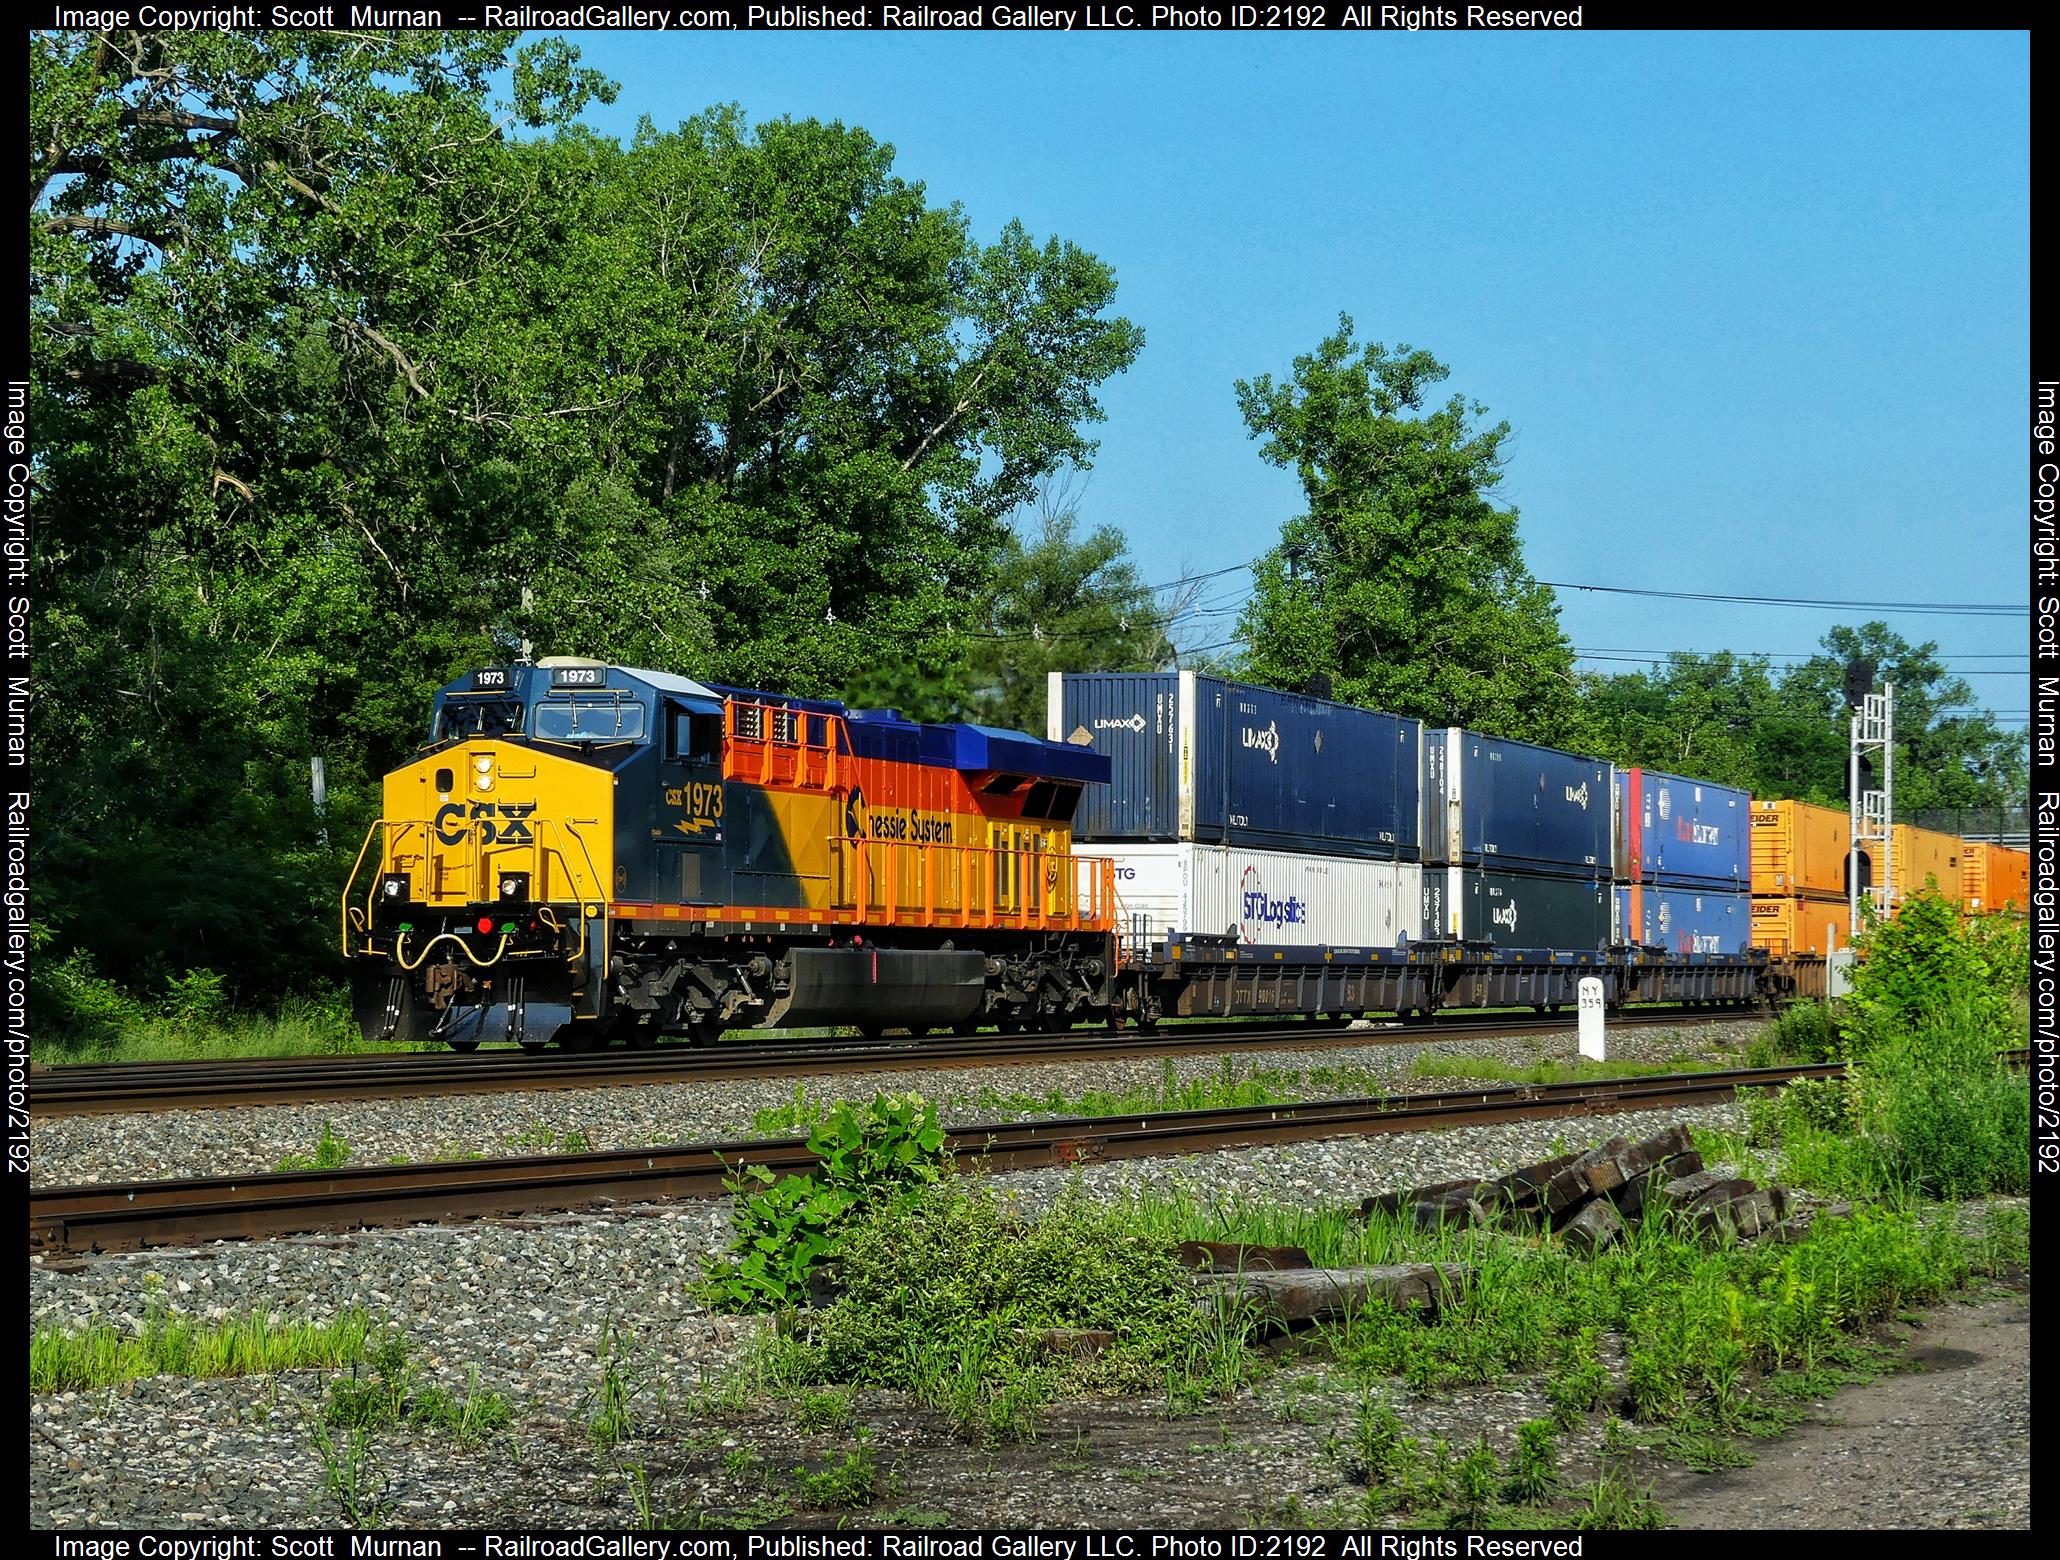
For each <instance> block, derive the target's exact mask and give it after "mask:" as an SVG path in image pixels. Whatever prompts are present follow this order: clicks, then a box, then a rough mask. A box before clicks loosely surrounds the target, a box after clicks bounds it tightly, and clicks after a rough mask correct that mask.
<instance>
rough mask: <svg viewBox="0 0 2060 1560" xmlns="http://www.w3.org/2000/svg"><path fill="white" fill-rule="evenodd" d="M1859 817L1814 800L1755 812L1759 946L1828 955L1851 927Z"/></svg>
mask: <svg viewBox="0 0 2060 1560" xmlns="http://www.w3.org/2000/svg"><path fill="white" fill-rule="evenodd" d="M1852 838H1853V836H1852V819H1851V817H1850V816H1849V815H1847V814H1846V813H1843V812H1840V811H1838V810H1836V809H1835V808H1830V807H1817V806H1813V805H1812V804H1810V803H1808V802H1755V803H1754V804H1753V808H1752V846H1751V863H1752V926H1753V938H1752V941H1753V946H1754V947H1756V948H1765V949H1766V950H1767V951H1768V952H1769V953H1772V954H1774V955H1776V956H1777V957H1778V956H1779V955H1781V954H1784V953H1818V954H1821V953H1829V952H1830V951H1831V950H1832V949H1833V948H1835V947H1838V946H1841V945H1842V943H1843V940H1844V937H1845V934H1846V930H1847V928H1848V927H1849V925H1850V912H1849V910H1848V908H1847V901H1846V881H1845V871H1846V868H1845V861H1846V857H1847V856H1848V855H1849V854H1851V852H1852Z"/></svg>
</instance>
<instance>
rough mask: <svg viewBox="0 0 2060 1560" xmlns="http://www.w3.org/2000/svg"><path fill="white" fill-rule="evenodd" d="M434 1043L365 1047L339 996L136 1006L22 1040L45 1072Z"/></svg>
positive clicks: (422, 1047) (420, 1045)
mask: <svg viewBox="0 0 2060 1560" xmlns="http://www.w3.org/2000/svg"><path fill="white" fill-rule="evenodd" d="M444 1049H446V1047H444V1046H443V1045H442V1044H440V1043H439V1044H431V1043H429V1042H426V1041H423V1042H408V1043H401V1044H396V1043H395V1042H393V1041H381V1042H376V1043H375V1042H373V1041H369V1040H366V1039H365V1038H364V1037H363V1036H362V1035H360V1034H359V1032H358V1026H357V1023H356V1022H355V1021H354V1020H353V1019H352V1017H351V1013H350V1007H349V1004H348V1003H347V1002H345V1001H344V1000H343V998H342V997H341V996H340V995H339V996H336V997H332V998H325V999H320V1000H315V999H305V998H299V999H289V1000H287V1001H286V1002H284V1003H282V1004H281V1005H280V1007H279V1010H278V1011H277V1012H275V1013H237V1012H209V1013H205V1014H192V1013H188V1014H157V1013H149V1012H145V1011H142V1010H140V1009H138V1010H135V1011H133V1012H130V1013H127V1014H125V1015H123V1016H122V1017H121V1018H120V1020H119V1021H117V1022H114V1023H110V1024H108V1025H106V1026H104V1027H103V1028H101V1029H100V1030H99V1031H98V1032H96V1033H94V1034H92V1035H90V1036H78V1035H65V1034H63V1033H58V1032H45V1033H41V1034H38V1035H37V1036H35V1037H34V1038H32V1039H31V1040H30V1042H29V1055H30V1057H31V1059H32V1060H34V1061H36V1062H39V1063H41V1064H42V1065H44V1066H46V1067H62V1066H67V1065H71V1064H75V1063H88V1062H187V1061H213V1060H225V1061H226V1060H232V1059H236V1058H240V1057H252V1058H263V1057H273V1056H344V1055H353V1054H357V1053H360V1052H370V1051H395V1050H400V1051H442V1050H444Z"/></svg>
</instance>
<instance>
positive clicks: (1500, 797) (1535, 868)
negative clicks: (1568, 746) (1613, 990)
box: [1423, 726, 1613, 946]
mask: <svg viewBox="0 0 2060 1560" xmlns="http://www.w3.org/2000/svg"><path fill="white" fill-rule="evenodd" d="M1423 751H1424V779H1423V794H1424V796H1425V798H1426V800H1425V807H1424V811H1425V823H1424V831H1423V832H1424V860H1425V861H1426V862H1434V863H1443V864H1447V865H1455V864H1456V865H1463V866H1501V867H1503V868H1505V869H1507V870H1508V871H1511V872H1546V873H1554V874H1559V875H1564V876H1568V877H1578V878H1584V879H1587V878H1595V877H1606V876H1608V875H1609V871H1610V857H1611V851H1610V835H1611V832H1612V831H1611V828H1610V798H1611V794H1612V791H1613V785H1612V778H1613V769H1612V766H1611V765H1609V764H1606V763H1604V762H1603V761H1602V760H1601V759H1596V758H1582V757H1580V756H1578V755H1576V754H1573V753H1562V752H1560V751H1559V750H1558V749H1557V748H1546V747H1533V746H1532V745H1531V744H1530V743H1528V742H1505V741H1503V740H1502V739H1501V738H1499V737H1487V736H1482V735H1481V734H1480V733H1479V732H1474V731H1464V730H1461V729H1460V728H1459V727H1457V726H1452V727H1448V728H1446V729H1444V730H1442V731H1439V730H1431V731H1427V732H1425V733H1424V737H1423ZM1539 946H1543V945H1542V944H1540V945H1539Z"/></svg>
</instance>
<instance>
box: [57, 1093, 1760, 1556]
mask: <svg viewBox="0 0 2060 1560" xmlns="http://www.w3.org/2000/svg"><path fill="white" fill-rule="evenodd" d="M1676 1121H1682V1122H1687V1123H1689V1124H1691V1125H1696V1126H1701V1127H1707V1128H1716V1129H1723V1130H1735V1129H1736V1128H1737V1127H1738V1126H1739V1125H1740V1122H1739V1112H1738V1110H1737V1108H1736V1107H1735V1106H1733V1105H1722V1106H1711V1107H1703V1108H1698V1109H1678V1110H1667V1111H1652V1112H1626V1113H1622V1114H1619V1115H1612V1116H1608V1117H1603V1118H1593V1119H1582V1120H1572V1121H1569V1120H1558V1121H1542V1122H1510V1123H1500V1124H1496V1125H1493V1126H1483V1127H1467V1128H1459V1129H1454V1130H1451V1131H1447V1132H1439V1133H1404V1134H1393V1135H1386V1136H1381V1137H1370V1138H1348V1139H1339V1140H1334V1141H1330V1142H1319V1143H1297V1144H1290V1145H1279V1146H1272V1147H1264V1148H1251V1149H1241V1150H1232V1151H1226V1152H1222V1153H1214V1154H1205V1155H1195V1156H1187V1157H1182V1158H1177V1159H1168V1160H1153V1161H1129V1162H1125V1163H1121V1164H1111V1165H1102V1166H1091V1167H1086V1168H1083V1169H1079V1170H1040V1171H1032V1172H1027V1173H1023V1174H1017V1175H1008V1176H1002V1177H997V1178H996V1183H997V1185H998V1186H999V1187H1000V1188H1001V1189H1002V1190H1004V1191H1006V1192H1008V1193H1010V1194H1013V1195H1014V1196H1015V1197H1016V1198H1018V1199H1019V1200H1020V1205H1021V1206H1022V1208H1023V1209H1024V1211H1026V1212H1033V1211H1035V1210H1037V1209H1040V1208H1043V1207H1046V1206H1048V1205H1049V1204H1050V1203H1051V1202H1052V1200H1053V1199H1055V1198H1056V1197H1057V1196H1058V1195H1059V1194H1060V1193H1061V1192H1062V1191H1063V1190H1064V1188H1065V1187H1067V1186H1068V1185H1069V1184H1073V1183H1076V1182H1077V1184H1078V1185H1079V1186H1080V1187H1081V1188H1082V1189H1083V1190H1084V1191H1085V1192H1086V1193H1087V1195H1089V1196H1093V1197H1100V1198H1110V1197H1119V1196H1121V1195H1123V1194H1124V1193H1125V1192H1126V1191H1128V1190H1132V1189H1135V1188H1138V1187H1141V1186H1156V1187H1167V1188H1172V1187H1178V1188H1180V1189H1183V1190H1185V1191H1187V1192H1189V1193H1191V1194H1193V1195H1195V1196H1196V1197H1199V1198H1202V1199H1205V1200H1208V1199H1214V1200H1222V1201H1229V1200H1253V1199H1260V1200H1269V1201H1284V1202H1296V1203H1306V1204H1312V1205H1321V1206H1334V1207H1335V1206H1351V1205H1354V1204H1356V1203H1357V1202H1358V1201H1359V1200H1360V1199H1361V1198H1363V1197H1365V1196H1366V1195H1368V1194H1369V1193H1372V1192H1375V1191H1381V1190H1386V1189H1389V1188H1393V1187H1399V1186H1404V1185H1411V1184H1417V1183H1420V1182H1424V1181H1430V1180H1437V1179H1441V1178H1449V1177H1451V1176H1454V1175H1461V1174H1480V1175H1486V1174H1490V1173H1500V1172H1503V1171H1506V1170H1510V1169H1513V1168H1515V1167H1516V1166H1517V1165H1519V1164H1522V1163H1526V1162H1530V1161H1533V1160H1536V1159H1539V1158H1542V1157H1544V1156H1545V1155H1546V1154H1547V1153H1549V1152H1550V1151H1552V1149H1553V1148H1554V1146H1555V1144H1558V1143H1560V1142H1562V1141H1563V1142H1565V1143H1567V1144H1573V1145H1585V1144H1588V1143H1591V1142H1598V1141H1600V1140H1601V1139H1602V1138H1603V1137H1605V1136H1608V1135H1610V1134H1612V1133H1622V1134H1625V1135H1628V1136H1633V1137H1636V1136H1640V1135H1643V1134H1648V1133H1651V1132H1654V1131H1657V1130H1659V1129H1660V1128H1662V1127H1664V1126H1666V1125H1668V1124H1670V1123H1672V1122H1676ZM728 1235H729V1225H728V1205H727V1203H724V1202H709V1203H680V1204H672V1205H667V1206H664V1207H651V1208H633V1209H621V1210H617V1211H614V1212H611V1213H609V1214H606V1215H560V1216H552V1217H547V1218H535V1219H521V1220H509V1221H496V1222H491V1223H476V1224H454V1225H441V1226H438V1225H422V1226H416V1227H413V1228H408V1229H397V1230H374V1231H364V1232H360V1233H357V1234H354V1235H351V1236H348V1237H339V1238H323V1239H298V1240H282V1241H272V1242H264V1243H251V1244H245V1243H220V1244H216V1245H211V1246H207V1247H204V1248H200V1249H198V1250H195V1251H192V1252H186V1253H179V1252H149V1253H142V1254H138V1255H133V1256H119V1257H104V1258H98V1259H88V1260H85V1261H67V1262H61V1263H58V1264H56V1265H55V1267H54V1268H53V1267H50V1266H45V1265H43V1264H41V1263H32V1264H31V1269H30V1284H29V1292H30V1311H31V1319H32V1325H61V1326H68V1327H79V1326H84V1325H87V1324H90V1323H94V1322H106V1323H110V1324H112V1325H115V1326H117V1327H119V1328H121V1329H123V1330H125V1331H134V1330H138V1329H140V1328H141V1327H142V1326H143V1324H144V1322H145V1320H146V1318H147V1317H148V1316H149V1315H150V1314H152V1312H153V1311H156V1310H166V1311H171V1312H176V1313H179V1314H184V1315H194V1316H201V1317H221V1316H225V1315H231V1314H243V1313H248V1312H251V1311H256V1310H267V1311H273V1312H276V1313H278V1314H280V1315H281V1316H283V1317H285V1318H288V1319H292V1320H304V1321H315V1320H325V1319H328V1318H331V1317H334V1316H335V1315H337V1314H338V1313H340V1312H342V1311H344V1310H345V1309H347V1308H349V1307H351V1306H354V1305H356V1306H363V1307H364V1308H365V1309H366V1310H368V1311H369V1312H370V1313H371V1314H372V1316H373V1317H374V1318H375V1319H376V1320H379V1321H382V1322H390V1323H392V1324H394V1325H396V1326H398V1327H399V1328H400V1329H401V1330H402V1331H403V1332H404V1333H405V1334H406V1336H407V1337H408V1338H409V1339H410V1340H411V1341H412V1343H413V1344H414V1346H415V1358H416V1360H417V1361H418V1362H419V1364H420V1365H421V1368H422V1371H423V1379H424V1381H425V1382H429V1383H435V1384H437V1385H441V1386H443V1387H445V1388H446V1389H448V1390H450V1391H452V1392H454V1393H459V1394H463V1393H465V1392H467V1391H470V1390H473V1373H474V1372H475V1371H476V1384H477V1387H479V1388H485V1389H490V1390H494V1391H498V1392H501V1393H504V1394H505V1395H506V1396H507V1397H508V1398H509V1399H510V1400H511V1403H512V1405H513V1407H514V1411H515V1422H514V1424H513V1426H512V1427H511V1429H510V1431H509V1432H508V1433H507V1435H506V1436H504V1437H500V1438H496V1440H495V1441H494V1442H493V1443H492V1444H490V1445H488V1446H484V1447H480V1448H475V1449H466V1448H462V1447H456V1446H452V1445H450V1444H448V1442H447V1439H446V1438H444V1437H440V1436H437V1435H432V1434H424V1433H420V1432H416V1431H411V1430H407V1429H402V1430H399V1431H394V1432H389V1433H387V1434H385V1435H383V1436H381V1437H379V1438H378V1439H377V1443H376V1445H377V1467H376V1468H374V1469H372V1470H370V1471H369V1472H368V1473H367V1474H366V1479H365V1484H366V1488H368V1489H372V1488H376V1489H377V1490H378V1491H381V1492H383V1493H381V1494H380V1495H379V1499H380V1500H381V1501H383V1502H384V1503H385V1504H384V1505H383V1506H382V1507H380V1508H379V1511H378V1513H377V1514H378V1515H379V1516H380V1518H381V1520H383V1521H386V1522H390V1523H392V1524H395V1525H402V1526H411V1525H447V1526H460V1525H482V1526H494V1525H501V1526H508V1525H514V1524H520V1525H524V1526H548V1525H561V1524H562V1525H586V1524H607V1525H617V1524H626V1525H633V1524H634V1523H635V1522H636V1521H637V1520H638V1513H637V1509H636V1504H635V1502H636V1499H637V1495H636V1491H635V1488H634V1480H633V1479H632V1478H631V1475H630V1474H629V1473H628V1472H627V1471H626V1468H627V1467H628V1458H630V1457H632V1456H635V1457H642V1456H644V1455H646V1453H647V1452H648V1453H650V1454H652V1455H657V1453H658V1448H657V1447H656V1446H654V1447H647V1448H645V1450H643V1451H638V1450H637V1449H635V1448H631V1449H630V1450H629V1451H628V1452H624V1451H622V1450H621V1449H617V1450H616V1451H612V1452H604V1451H603V1450H602V1449H598V1448H596V1447H595V1446H593V1445H592V1444H591V1443H590V1442H589V1440H588V1437H587V1433H586V1426H587V1423H588V1421H589V1420H590V1418H591V1417H592V1415H593V1412H594V1410H595V1407H596V1405H597V1403H598V1401H599V1391H600V1385H601V1381H602V1373H603V1364H602V1357H603V1351H604V1347H606V1344H607V1340H608V1339H609V1338H610V1336H611V1333H618V1335H619V1331H622V1330H626V1331H627V1332H629V1333H630V1334H632V1335H633V1338H634V1342H633V1344H630V1345H626V1346H625V1345H622V1344H621V1343H620V1342H619V1341H618V1344H617V1357H618V1359H619V1360H621V1361H622V1362H623V1363H622V1365H621V1367H620V1368H621V1369H622V1370H623V1371H624V1372H625V1373H626V1374H627V1376H628V1377H629V1378H630V1379H632V1380H633V1381H634V1382H636V1383H638V1384H639V1396H638V1399H637V1402H638V1405H639V1413H640V1414H641V1415H643V1416H645V1417H646V1418H647V1419H648V1422H649V1423H650V1425H651V1426H653V1427H654V1428H653V1429H652V1430H651V1431H650V1432H649V1433H650V1434H651V1435H653V1436H658V1437H659V1439H660V1442H662V1445H663V1447H664V1448H667V1449H669V1450H670V1451H672V1452H676V1451H677V1450H678V1447H679V1445H680V1436H681V1435H683V1434H688V1433H689V1432H688V1431H685V1430H681V1429H680V1428H679V1426H681V1425H684V1424H690V1423H691V1424H693V1425H696V1426H703V1422H702V1421H699V1420H697V1419H696V1416H695V1415H694V1413H693V1409H692V1405H693V1401H694V1399H695V1398H696V1396H697V1394H699V1393H701V1392H703V1391H705V1390H706V1389H707V1385H708V1383H709V1382H711V1381H712V1380H714V1379H717V1378H720V1377H721V1376H722V1375H723V1374H724V1373H725V1372H726V1371H727V1370H728V1369H729V1367H730V1366H731V1365H732V1364H733V1363H734V1362H735V1360H736V1359H737V1357H738V1355H739V1353H740V1351H741V1349H742V1348H743V1346H744V1344H745V1342H746V1341H747V1340H748V1339H749V1338H751V1337H752V1336H753V1335H755V1333H756V1332H757V1331H758V1329H759V1328H761V1327H762V1326H763V1325H765V1324H764V1323H763V1322H762V1321H761V1320H757V1319H739V1318H730V1317H717V1316H713V1315H710V1314H709V1313H708V1312H707V1311H706V1310H705V1309H704V1308H703V1307H702V1306H700V1305H699V1304H698V1303H697V1302H696V1301H695V1300H694V1299H693V1298H692V1297H691V1296H690V1294H689V1292H688V1290H689V1285H690V1284H691V1282H692V1280H693V1279H694V1277H695V1276H696V1275H697V1274H698V1272H699V1270H700V1266H701V1262H702V1259H703V1258H704V1257H705V1256H706V1255H708V1254H710V1253H712V1252H715V1251H718V1250H720V1249H722V1248H723V1247H724V1246H725V1245H726V1243H727V1240H728ZM625 1350H626V1352H625ZM322 1390H323V1387H322V1378H321V1376H320V1375H319V1373H312V1372H289V1373H284V1374H282V1375H280V1376H277V1377H253V1378H246V1379H232V1380H219V1381H195V1380H182V1379H174V1378H156V1379H152V1380H147V1381H142V1382H137V1383H135V1384H133V1385H131V1386H129V1387H126V1388H119V1389H112V1390H107V1391H100V1392H89V1393H64V1394H54V1395H49V1396H45V1397H42V1398H37V1399H33V1400H32V1401H31V1404H30V1520H31V1522H32V1523H34V1524H36V1525H39V1526H45V1525H48V1526H56V1525H66V1526H73V1525H95V1526H123V1527H165V1526H180V1525H187V1526H210V1525H232V1524H233V1525H263V1524H272V1525H288V1526H294V1525H306V1524H308V1523H325V1522H333V1521H336V1520H338V1519H339V1516H340V1514H341V1508H340V1506H339V1504H338V1502H339V1499H340V1497H339V1496H338V1495H337V1494H336V1491H335V1487H334V1481H333V1480H332V1478H331V1469H330V1468H329V1467H328V1466H326V1465H325V1462H324V1459H323V1457H322V1455H321V1454H320V1453H318V1452H317V1450H316V1449H315V1446H314V1441H313V1436H312V1425H313V1423H314V1422H315V1421H314V1419H313V1418H312V1417H311V1416H312V1415H313V1414H314V1411H315V1409H316V1408H317V1406H318V1405H319V1403H320V1400H321V1394H322ZM1258 1417H1259V1418H1261V1419H1263V1418H1265V1417H1266V1416H1264V1415H1259V1416H1258ZM1268 1422H1270V1421H1268ZM660 1425H670V1426H672V1427H673V1428H672V1429H669V1430H666V1431H664V1432H662V1434H661V1432H660V1431H659V1430H658V1429H656V1428H655V1427H657V1426H660ZM704 1428H705V1427H704ZM1306 1428H1307V1427H1298V1432H1297V1433H1299V1431H1300V1429H1306ZM691 1433H695V1434H698V1433H702V1429H701V1428H697V1429H695V1430H694V1431H692V1432H691ZM708 1433H712V1434H714V1435H716V1436H717V1437H718V1445H720V1440H719V1438H720V1436H721V1435H722V1431H721V1430H720V1427H719V1426H718V1427H717V1428H716V1429H715V1430H713V1431H712V1432H708ZM1197 1433H1199V1431H1198V1432H1197ZM510 1437H512V1439H509V1438H510ZM511 1446H512V1447H513V1448H514V1449H515V1451H514V1453H513V1454H512V1455H511V1451H510V1448H511ZM926 1455H934V1453H932V1454H926ZM1240 1477H1242V1470H1240ZM1218 1493H1219V1494H1220V1493H1221V1492H1220V1491H1219V1492H1218ZM1210 1509H1213V1508H1210ZM1099 1511H1100V1514H1099V1515H1097V1514H1096V1512H1095V1511H1093V1510H1087V1509H1083V1510H1082V1511H1080V1512H1078V1513H1072V1514H1070V1515H1069V1516H1068V1517H1067V1520H1066V1521H1065V1522H1061V1521H1059V1520H1058V1519H1057V1518H1056V1517H1054V1518H1051V1519H1049V1520H1050V1521H1051V1522H1055V1523H1057V1525H1062V1526H1063V1525H1067V1522H1085V1523H1090V1524H1091V1523H1096V1522H1106V1521H1109V1520H1112V1518H1111V1516H1110V1508H1109V1507H1108V1506H1107V1505H1106V1504H1105V1505H1103V1506H1102V1507H1101V1508H1099ZM1217 1514H1218V1515H1219V1516H1225V1515H1226V1514H1225V1513H1221V1512H1219V1513H1217ZM962 1515H963V1514H962ZM1227 1515H1230V1516H1234V1515H1235V1513H1234V1512H1233V1513H1229V1514H1227ZM968 1520H979V1519H977V1518H968ZM1140 1520H1141V1519H1140ZM1175 1525H1180V1524H1175Z"/></svg>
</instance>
